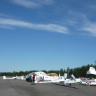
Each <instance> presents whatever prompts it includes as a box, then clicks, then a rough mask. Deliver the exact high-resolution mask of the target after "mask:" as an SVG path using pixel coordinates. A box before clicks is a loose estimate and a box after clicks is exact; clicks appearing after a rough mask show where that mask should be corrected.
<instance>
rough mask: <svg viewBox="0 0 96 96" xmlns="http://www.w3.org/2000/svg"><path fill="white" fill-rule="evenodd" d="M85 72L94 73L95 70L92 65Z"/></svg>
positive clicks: (95, 72) (95, 73)
mask: <svg viewBox="0 0 96 96" xmlns="http://www.w3.org/2000/svg"><path fill="white" fill-rule="evenodd" d="M87 74H93V75H96V70H95V68H93V67H90V68H89V70H88V71H87Z"/></svg>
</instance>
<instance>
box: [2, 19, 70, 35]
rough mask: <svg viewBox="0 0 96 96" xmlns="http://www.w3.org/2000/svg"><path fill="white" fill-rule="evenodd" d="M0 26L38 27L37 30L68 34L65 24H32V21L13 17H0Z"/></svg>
mask: <svg viewBox="0 0 96 96" xmlns="http://www.w3.org/2000/svg"><path fill="white" fill-rule="evenodd" d="M0 26H9V27H23V28H30V29H38V30H45V31H50V32H58V33H63V34H68V29H67V27H65V26H61V25H56V24H33V23H29V22H25V21H19V20H14V19H5V18H0Z"/></svg>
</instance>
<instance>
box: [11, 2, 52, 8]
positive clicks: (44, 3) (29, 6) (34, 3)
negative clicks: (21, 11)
mask: <svg viewBox="0 0 96 96" xmlns="http://www.w3.org/2000/svg"><path fill="white" fill-rule="evenodd" d="M12 2H13V3H15V4H18V5H20V6H24V7H26V8H34V7H39V6H42V5H49V4H53V2H54V0H12Z"/></svg>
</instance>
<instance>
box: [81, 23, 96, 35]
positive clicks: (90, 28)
mask: <svg viewBox="0 0 96 96" xmlns="http://www.w3.org/2000/svg"><path fill="white" fill-rule="evenodd" d="M81 30H83V31H86V32H87V33H88V35H92V36H96V23H92V22H86V24H85V25H83V26H82V28H81Z"/></svg>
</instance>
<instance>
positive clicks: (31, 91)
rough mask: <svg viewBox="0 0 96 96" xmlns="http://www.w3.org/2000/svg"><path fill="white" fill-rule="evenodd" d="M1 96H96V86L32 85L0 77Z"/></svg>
mask: <svg viewBox="0 0 96 96" xmlns="http://www.w3.org/2000/svg"><path fill="white" fill-rule="evenodd" d="M0 96H96V86H82V85H75V87H68V86H67V87H65V86H60V85H55V84H36V85H31V83H29V82H26V81H23V80H3V79H2V78H1V77H0Z"/></svg>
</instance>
